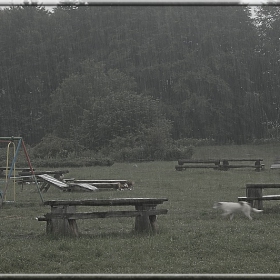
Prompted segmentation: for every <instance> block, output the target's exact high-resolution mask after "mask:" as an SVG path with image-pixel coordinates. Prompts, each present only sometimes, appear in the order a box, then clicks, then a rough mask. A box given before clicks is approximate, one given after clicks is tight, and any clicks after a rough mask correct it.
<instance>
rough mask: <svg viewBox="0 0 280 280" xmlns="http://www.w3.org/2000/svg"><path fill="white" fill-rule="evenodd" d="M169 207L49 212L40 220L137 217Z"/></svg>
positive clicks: (164, 212) (164, 210)
mask: <svg viewBox="0 0 280 280" xmlns="http://www.w3.org/2000/svg"><path fill="white" fill-rule="evenodd" d="M167 212H168V210H167V209H154V210H147V211H136V210H135V211H107V212H84V213H48V214H46V215H44V217H40V219H39V218H38V221H46V220H51V219H68V220H79V219H94V218H114V217H137V216H142V215H148V216H149V215H163V214H167Z"/></svg>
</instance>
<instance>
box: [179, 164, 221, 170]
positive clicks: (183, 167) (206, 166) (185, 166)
mask: <svg viewBox="0 0 280 280" xmlns="http://www.w3.org/2000/svg"><path fill="white" fill-rule="evenodd" d="M175 168H176V169H187V168H219V166H218V165H176V166H175Z"/></svg>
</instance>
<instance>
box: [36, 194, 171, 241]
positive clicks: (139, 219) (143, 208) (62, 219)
mask: <svg viewBox="0 0 280 280" xmlns="http://www.w3.org/2000/svg"><path fill="white" fill-rule="evenodd" d="M165 201H168V199H167V198H114V199H86V200H49V201H45V202H44V204H45V205H49V206H50V207H51V212H50V213H47V214H45V215H44V216H43V217H39V218H38V221H46V222H47V227H46V231H47V233H51V234H55V235H71V236H78V235H79V231H78V226H77V223H76V220H78V219H94V218H113V217H135V227H134V228H135V231H136V232H151V231H153V232H154V231H156V228H157V226H156V217H157V215H161V214H167V212H168V210H167V209H156V208H157V206H158V205H159V204H162V203H163V202H165ZM78 206H94V207H101V206H105V207H115V206H134V210H112V209H110V210H109V211H105V212H104V211H94V212H77V211H76V210H77V207H78Z"/></svg>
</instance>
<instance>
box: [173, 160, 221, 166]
mask: <svg viewBox="0 0 280 280" xmlns="http://www.w3.org/2000/svg"><path fill="white" fill-rule="evenodd" d="M184 163H215V164H219V163H220V160H219V159H179V160H178V164H179V165H182V164H184Z"/></svg>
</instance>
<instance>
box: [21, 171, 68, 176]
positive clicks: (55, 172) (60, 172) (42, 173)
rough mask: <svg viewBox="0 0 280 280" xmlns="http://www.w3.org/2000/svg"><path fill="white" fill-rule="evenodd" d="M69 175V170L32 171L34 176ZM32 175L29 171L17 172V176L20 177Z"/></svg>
mask: <svg viewBox="0 0 280 280" xmlns="http://www.w3.org/2000/svg"><path fill="white" fill-rule="evenodd" d="M66 173H69V170H56V171H34V174H35V175H44V174H66ZM31 174H32V173H31V172H30V171H28V172H18V175H20V176H28V175H31Z"/></svg>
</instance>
